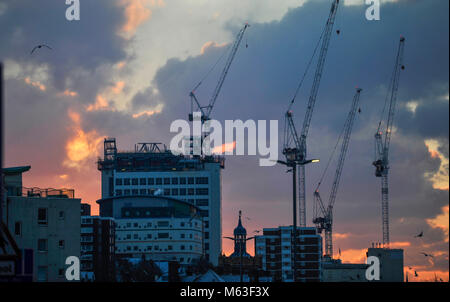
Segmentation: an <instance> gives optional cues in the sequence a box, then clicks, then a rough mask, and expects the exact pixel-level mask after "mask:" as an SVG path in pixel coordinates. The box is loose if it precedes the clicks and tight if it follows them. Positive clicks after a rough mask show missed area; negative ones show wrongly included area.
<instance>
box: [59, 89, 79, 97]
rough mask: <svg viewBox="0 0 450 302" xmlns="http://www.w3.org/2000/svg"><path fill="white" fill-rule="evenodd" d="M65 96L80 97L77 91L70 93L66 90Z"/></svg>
mask: <svg viewBox="0 0 450 302" xmlns="http://www.w3.org/2000/svg"><path fill="white" fill-rule="evenodd" d="M63 94H64V95H65V96H77V95H78V93H77V92H75V91H70V90H68V89H67V90H65V91H64V92H63Z"/></svg>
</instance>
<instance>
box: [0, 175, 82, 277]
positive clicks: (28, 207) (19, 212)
mask: <svg viewBox="0 0 450 302" xmlns="http://www.w3.org/2000/svg"><path fill="white" fill-rule="evenodd" d="M30 168H31V167H30V166H25V167H14V168H5V169H3V174H4V177H5V188H6V191H7V198H6V202H4V203H3V205H2V206H3V208H2V214H3V217H2V221H3V222H4V223H5V224H6V225H7V227H8V229H9V230H10V231H11V233H12V235H13V237H14V240H15V241H16V243H17V245H18V247H19V248H20V249H22V250H28V251H30V250H32V251H33V261H32V262H33V268H32V270H33V272H32V276H33V277H32V280H33V281H52V282H59V281H66V278H65V269H66V267H67V266H66V264H65V261H66V258H67V257H69V256H76V257H79V256H80V199H77V198H75V197H74V195H75V193H74V190H69V189H40V188H25V187H23V186H22V173H24V172H26V171H28V170H30Z"/></svg>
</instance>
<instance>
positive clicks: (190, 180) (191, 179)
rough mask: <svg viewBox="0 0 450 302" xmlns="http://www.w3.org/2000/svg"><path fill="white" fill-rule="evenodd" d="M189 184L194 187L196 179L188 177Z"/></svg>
mask: <svg viewBox="0 0 450 302" xmlns="http://www.w3.org/2000/svg"><path fill="white" fill-rule="evenodd" d="M188 184H189V185H193V184H194V177H188Z"/></svg>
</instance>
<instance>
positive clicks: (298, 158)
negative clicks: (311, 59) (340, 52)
mask: <svg viewBox="0 0 450 302" xmlns="http://www.w3.org/2000/svg"><path fill="white" fill-rule="evenodd" d="M338 6H339V0H334V1H333V3H332V5H331V9H330V14H329V16H328V19H327V22H326V24H325V28H324V31H323V33H322V36H321V39H322V45H321V48H320V53H319V58H318V62H317V67H316V71H315V74H314V80H313V84H312V87H311V92H310V96H309V100H308V105H307V109H306V113H305V118H304V120H303V127H302V131H301V133H300V136H299V135H298V133H297V130H296V129H295V125H294V122H293V119H292V116H293V113H292V111H291V107H292V104H293V103H294V101H295V97H296V95H297V92H298V89H299V88H300V85H301V83H302V82H303V79H302V81H301V82H300V85H299V87H298V88H297V92H296V93H295V95H294V98H293V99H292V101H291V103H290V106H289V108H288V111H287V112H286V114H285V130H284V146H283V154H284V155H285V156H286V159H287V162H288V163H291V166H292V163H298V165H299V166H300V167H299V168H300V171H299V174H298V177H299V180H298V182H299V189H298V190H299V225H300V227H305V226H306V193H305V186H306V185H305V165H304V164H302V163H304V162H306V138H307V136H308V131H309V127H310V124H311V118H312V114H313V111H314V105H315V103H316V99H317V94H318V92H319V86H320V80H321V78H322V74H323V69H324V65H325V59H326V56H327V53H328V47H329V45H330V38H331V34H332V32H333V25H334V21H335V19H336V13H337V9H338ZM319 42H320V40H319Z"/></svg>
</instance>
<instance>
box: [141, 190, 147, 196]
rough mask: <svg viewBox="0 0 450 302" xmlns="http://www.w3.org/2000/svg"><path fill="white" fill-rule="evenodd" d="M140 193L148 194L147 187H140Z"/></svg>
mask: <svg viewBox="0 0 450 302" xmlns="http://www.w3.org/2000/svg"><path fill="white" fill-rule="evenodd" d="M139 192H140V195H147V189H140V190H139Z"/></svg>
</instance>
